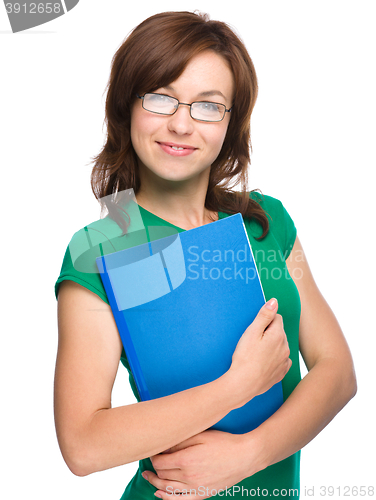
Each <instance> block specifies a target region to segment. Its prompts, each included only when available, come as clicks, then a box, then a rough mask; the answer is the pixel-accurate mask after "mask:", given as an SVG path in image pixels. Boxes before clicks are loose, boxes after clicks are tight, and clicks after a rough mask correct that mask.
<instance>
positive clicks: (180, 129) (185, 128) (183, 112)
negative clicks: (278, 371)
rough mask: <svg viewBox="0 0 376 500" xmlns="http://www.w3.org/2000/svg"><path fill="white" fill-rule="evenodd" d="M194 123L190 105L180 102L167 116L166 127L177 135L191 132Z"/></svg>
mask: <svg viewBox="0 0 376 500" xmlns="http://www.w3.org/2000/svg"><path fill="white" fill-rule="evenodd" d="M193 128H194V123H193V118H192V117H191V114H190V107H189V106H186V105H185V104H180V105H179V107H178V110H177V111H176V112H175V113H174V114H173V115H171V116H170V117H169V122H168V129H169V130H170V132H175V133H176V134H178V135H185V134H191V133H192V132H193Z"/></svg>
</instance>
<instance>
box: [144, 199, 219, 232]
mask: <svg viewBox="0 0 376 500" xmlns="http://www.w3.org/2000/svg"><path fill="white" fill-rule="evenodd" d="M138 206H139V208H140V209H141V211H143V212H146V213H147V214H148V215H149V216H152V217H153V218H155V219H158V220H159V221H161V222H164V223H165V224H168V225H169V226H171V227H174V228H176V229H179V231H189V229H183V228H182V227H179V226H175V224H172V222H168V221H167V220H165V219H162V217H159V216H158V215H155V214H153V212H150V211H149V210H146V208H144V207H142V206H141V205H138ZM226 215H228V214H225V213H224V212H218V220H220V219H223V218H224V217H226ZM212 222H216V221H212ZM209 224H211V222H209ZM205 225H206V224H205ZM197 227H201V226H197ZM192 229H193V228H192Z"/></svg>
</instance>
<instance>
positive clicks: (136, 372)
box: [100, 256, 151, 401]
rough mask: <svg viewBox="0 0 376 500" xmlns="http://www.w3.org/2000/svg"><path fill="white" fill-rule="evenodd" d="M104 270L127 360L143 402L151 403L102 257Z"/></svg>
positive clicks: (104, 284)
mask: <svg viewBox="0 0 376 500" xmlns="http://www.w3.org/2000/svg"><path fill="white" fill-rule="evenodd" d="M100 260H101V264H102V269H100V274H101V278H102V282H103V286H104V288H105V290H106V293H107V297H108V300H109V302H110V304H112V305H113V307H112V312H113V315H114V318H115V322H116V325H117V328H118V331H119V335H120V338H121V341H122V343H123V346H124V351H125V354H126V355H127V360H128V363H129V366H130V369H131V371H132V374H133V377H134V379H135V382H136V386H137V391H138V394H139V396H140V399H141V400H142V401H149V400H150V399H151V397H150V394H149V390H148V388H147V385H146V382H145V378H144V375H143V373H142V370H141V366H140V363H139V361H138V357H137V354H136V350H135V348H134V345H133V342H132V337H131V334H130V332H129V329H128V325H127V322H126V321H125V318H124V315H123V314H122V312H121V311H119V309H118V308H117V307H116V299H115V295H114V292H113V290H112V285H111V281H110V278H109V276H108V272H107V268H106V262H105V258H104V257H103V256H102V257H101V258H100Z"/></svg>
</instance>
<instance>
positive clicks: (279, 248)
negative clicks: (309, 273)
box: [55, 192, 301, 500]
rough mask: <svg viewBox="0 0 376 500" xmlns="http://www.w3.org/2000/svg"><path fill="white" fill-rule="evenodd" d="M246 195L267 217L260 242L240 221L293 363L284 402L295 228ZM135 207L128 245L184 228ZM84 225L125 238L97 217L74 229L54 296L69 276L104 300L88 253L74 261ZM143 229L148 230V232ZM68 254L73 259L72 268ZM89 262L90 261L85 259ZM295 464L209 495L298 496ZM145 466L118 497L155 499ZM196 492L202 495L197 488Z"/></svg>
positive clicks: (295, 341) (277, 208)
mask: <svg viewBox="0 0 376 500" xmlns="http://www.w3.org/2000/svg"><path fill="white" fill-rule="evenodd" d="M251 197H252V198H253V199H254V200H256V201H257V202H258V203H259V204H260V205H261V207H262V208H263V209H264V210H265V212H266V213H267V215H268V218H269V224H270V225H269V232H268V234H267V236H266V237H265V238H263V239H262V240H257V239H256V238H257V237H259V236H261V234H262V229H261V226H260V224H259V223H258V222H257V221H255V220H254V219H251V220H249V219H245V220H244V224H245V228H246V231H247V234H248V238H249V241H250V244H251V247H252V251H253V255H254V259H255V262H256V265H257V269H258V272H259V275H260V279H261V283H262V286H263V289H264V294H265V298H266V300H269V299H270V298H272V297H275V298H277V300H278V305H279V307H278V313H279V314H281V316H282V317H283V324H284V329H285V332H286V336H287V339H288V343H289V347H290V358H291V360H292V366H291V368H290V370H289V371H288V373H287V374H286V376H285V377H284V379H283V380H282V388H283V396H284V400H286V399H287V398H288V397H289V395H290V394H291V393H292V391H293V390H294V388H295V387H296V386H297V384H298V383H299V382H300V380H301V375H300V367H299V320H300V298H299V293H298V290H297V288H296V286H295V283H294V281H293V280H292V278H291V277H290V275H289V273H288V270H287V267H286V262H285V259H287V257H288V256H289V254H290V252H291V249H292V247H293V245H294V242H295V238H296V228H295V225H294V222H293V221H292V219H291V217H290V216H289V214H288V213H287V211H286V209H285V208H284V206H283V205H282V203H281V202H280V201H279V200H277V199H275V198H272V197H271V196H266V195H260V194H259V193H256V192H252V193H251ZM139 209H140V211H139V215H141V218H142V221H141V224H143V225H144V226H145V228H146V232H143V231H134V232H133V233H132V235H133V236H132V237H133V240H131V241H132V243H131V245H134V244H138V243H143V242H144V238H147V239H156V238H157V237H158V236H157V237H156V238H153V237H152V236H151V233H152V231H154V233H153V234H157V233H158V231H155V230H156V229H158V227H163V231H169V230H171V231H175V232H182V231H184V229H181V228H178V227H176V226H174V225H173V224H170V223H169V222H167V221H165V220H163V219H161V218H160V217H157V216H156V215H154V214H152V213H151V212H148V211H147V210H145V209H143V208H142V207H139ZM218 216H219V218H220V219H222V218H225V217H227V216H228V214H226V213H223V212H220V213H219V214H218ZM88 228H89V229H92V231H90V235H93V234H95V235H98V237H99V238H101V234H107V235H108V234H111V235H112V236H115V238H113V239H112V240H111V241H118V242H122V241H125V240H124V238H125V237H119V236H120V235H121V230H120V228H119V227H118V226H117V224H116V223H115V222H114V221H113V220H111V219H109V218H108V217H106V218H104V219H101V220H99V221H96V222H95V223H92V224H90V225H89V226H86V227H85V228H83V229H81V230H80V231H78V232H77V233H75V234H74V236H73V238H72V240H71V242H70V244H69V245H68V248H67V251H66V253H65V257H64V260H63V265H62V268H61V272H60V276H59V278H58V280H57V281H56V284H55V294H56V297H57V295H58V290H59V284H60V283H61V282H62V281H63V280H71V281H75V282H76V283H78V284H80V285H82V286H84V287H85V288H88V289H89V290H91V291H92V292H94V293H96V294H97V295H98V296H99V297H100V298H101V299H102V300H103V301H105V302H106V303H107V304H108V299H107V296H106V292H105V290H104V288H103V285H102V281H101V278H100V275H99V273H98V272H96V268H95V267H94V266H95V262H94V258H93V257H91V259H90V253H87V254H85V255H86V258H85V262H83V261H82V259H81V261H80V259H75V248H76V247H77V245H78V246H79V245H81V248H82V235H84V237H85V238H87V237H88V234H89V231H88ZM148 228H150V231H149V230H148ZM159 237H160V236H159ZM122 238H123V239H122ZM102 240H103V238H102ZM91 241H92V238H91ZM129 241H130V240H128V243H127V244H126V245H127V246H129ZM77 242H78V243H77ZM111 244H112V243H111ZM121 248H122V243H119V246H116V243H115V246H114V248H113V249H112V251H115V250H120V249H121ZM71 255H73V257H74V262H75V265H74V266H73V263H72V257H71ZM89 260H91V261H93V262H89V263H88V261H89ZM87 264H88V266H87ZM224 306H225V304H224ZM121 362H122V364H123V365H124V366H125V367H126V369H127V370H128V372H129V381H130V384H131V387H132V390H133V392H134V394H135V396H136V398H137V400H138V401H139V396H138V392H137V388H136V384H135V381H134V378H133V375H132V373H131V371H130V368H129V364H128V361H127V358H126V355H125V352H124V349H123V352H122V355H121ZM299 467H300V451H299V452H297V453H295V454H294V455H292V456H290V457H288V458H286V459H285V460H282V461H281V462H278V463H276V464H274V465H271V466H270V467H267V468H266V469H264V470H262V471H260V472H258V473H257V474H254V475H253V476H251V477H248V478H246V479H244V480H243V481H241V482H240V483H238V484H237V485H236V486H233V487H232V488H229V489H228V491H227V492H226V491H223V492H218V494H217V495H215V496H213V497H212V498H222V497H229V496H231V497H232V498H244V497H247V496H248V497H251V496H259V497H260V496H273V497H274V498H275V497H276V498H278V497H284V498H299V493H298V491H299V483H300V481H299ZM144 470H152V471H154V469H153V466H152V464H151V461H150V459H149V458H147V459H144V460H140V462H139V469H138V471H137V473H136V474H135V476H134V477H133V479H132V480H131V481H130V483H129V484H128V486H127V487H126V490H125V491H124V494H123V496H122V497H121V500H128V499H129V500H145V499H155V498H156V497H155V496H154V493H155V491H156V488H155V487H154V486H152V485H151V484H150V483H149V482H148V481H146V480H145V479H144V478H143V477H142V476H141V472H143V471H144ZM199 493H200V492H198V494H199ZM201 495H202V496H203V493H202V492H201Z"/></svg>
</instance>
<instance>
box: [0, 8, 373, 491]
mask: <svg viewBox="0 0 376 500" xmlns="http://www.w3.org/2000/svg"><path fill="white" fill-rule="evenodd" d="M154 5H155V6H154ZM194 9H198V10H201V11H204V12H208V13H209V14H210V16H211V18H212V19H219V20H221V21H225V22H227V23H229V24H230V25H231V26H232V27H234V28H235V29H236V31H237V32H238V33H239V34H240V36H241V37H242V38H243V40H244V41H245V44H246V46H247V48H248V50H249V52H250V54H251V57H252V59H253V61H254V64H255V67H256V71H257V74H258V79H259V86H260V91H259V97H258V101H257V104H256V108H255V111H254V114H253V118H252V143H253V155H252V165H251V167H250V188H260V189H261V190H262V191H263V193H265V194H268V195H271V196H274V197H276V198H279V199H281V200H282V202H283V203H284V205H285V207H286V208H287V210H288V211H289V212H290V214H291V216H292V217H293V219H294V221H295V224H296V226H297V228H298V234H299V236H300V239H301V241H302V243H303V246H304V248H305V251H306V254H307V257H308V261H309V263H310V265H311V268H312V270H313V273H314V276H315V278H316V281H317V283H318V285H319V287H320V289H321V291H322V293H323V294H324V296H325V298H326V299H327V301H328V302H329V304H330V305H331V307H332V309H333V310H334V312H335V314H336V316H337V318H338V319H339V321H340V324H341V326H342V328H343V331H344V333H345V335H346V337H347V340H348V342H349V344H350V347H351V349H352V352H353V356H354V360H355V365H356V369H357V376H358V387H359V388H358V394H357V396H356V398H355V399H353V400H352V401H351V402H350V403H349V404H348V406H347V407H345V409H344V410H343V411H342V412H341V413H340V414H339V415H338V416H337V417H336V418H335V420H334V421H333V422H332V423H331V424H330V425H329V426H328V427H327V428H326V429H325V430H324V431H323V432H322V433H321V434H320V435H319V436H318V437H317V438H316V439H315V440H314V441H313V442H311V443H310V444H309V445H308V446H307V447H306V448H305V449H304V450H303V452H302V473H301V486H302V497H304V496H307V495H305V489H308V488H312V487H313V486H314V487H315V497H317V498H319V497H320V490H319V487H320V486H322V485H326V486H329V485H332V486H335V487H338V486H341V487H342V488H343V487H344V486H346V485H349V486H362V485H363V486H369V485H374V486H375V479H374V478H375V472H374V457H373V452H372V450H373V449H374V446H375V431H374V427H375V426H374V422H373V418H372V408H374V396H375V385H374V380H375V377H374V366H375V361H374V356H375V333H376V332H375V320H374V311H375V300H376V297H375V293H374V284H375V279H376V276H375V268H374V266H375V258H374V251H375V236H374V229H375V204H374V197H375V194H374V190H375V173H374V172H375V167H376V161H375V132H376V127H375V123H376V105H375V104H376V99H375V89H376V75H375V46H376V36H375V29H374V26H375V13H376V12H375V3H374V2H373V1H364V0H359V1H357V2H348V1H331V0H326V1H322V0H320V1H315V2H308V1H301V0H300V1H291V0H285V1H283V2H281V1H279V0H269V1H262V0H258V1H254V0H247V1H246V2H245V1H232V2H218V1H205V0H200V1H198V0H191V1H178V0H174V1H165V0H160V1H159V2H153V3H144V2H137V3H136V2H126V1H122V0H106V1H99V0H90V1H89V0H81V1H80V3H79V4H78V5H77V6H76V7H75V8H74V9H73V10H72V11H70V12H69V13H68V14H67V15H64V16H63V17H61V18H59V19H56V20H54V21H52V22H50V23H48V24H45V25H42V26H39V27H36V28H33V29H32V30H29V31H28V32H23V33H18V34H12V33H11V31H10V25H9V22H8V19H7V17H6V13H5V9H4V8H3V7H2V6H1V5H0V54H1V78H0V99H1V115H0V116H1V120H0V128H1V131H0V132H1V133H0V137H1V139H0V141H1V156H0V158H1V160H0V161H1V181H2V183H1V185H2V189H1V194H2V197H3V204H2V229H1V234H2V245H1V259H2V284H3V286H2V289H3V294H2V301H1V303H2V306H3V307H2V313H1V320H2V321H1V323H2V328H1V330H2V334H1V359H2V361H1V365H0V366H1V384H2V386H1V387H2V388H1V395H2V397H1V403H2V407H1V427H0V429H1V449H2V453H1V456H2V458H1V460H2V462H3V463H2V465H1V475H2V477H3V478H2V481H1V485H0V496H1V498H4V499H7V500H8V499H9V500H10V499H20V498H26V496H27V495H30V497H31V498H36V499H41V500H47V499H52V498H53V499H54V500H60V499H66V498H69V499H71V500H82V499H89V498H90V499H93V500H94V499H98V500H99V499H100V500H103V499H106V500H111V499H114V500H116V499H118V498H120V496H121V494H122V492H123V490H124V488H125V486H126V484H127V482H128V481H129V480H130V478H131V477H132V475H133V473H134V471H135V469H136V464H131V465H127V466H123V467H118V468H115V469H112V470H109V471H105V472H101V473H97V474H94V475H91V476H88V477H84V478H80V477H76V476H74V475H73V474H72V473H71V472H70V471H69V470H68V468H67V467H66V465H65V463H64V461H63V459H62V457H61V454H60V451H59V448H58V444H57V440H56V436H55V429H54V421H53V376H54V363H55V356H56V348H57V326H56V301H55V297H54V290H53V286H54V282H55V280H56V278H57V276H58V275H59V271H60V266H61V263H62V259H63V255H64V252H65V248H66V246H67V244H68V242H69V240H70V238H71V236H72V234H73V232H74V231H76V230H78V229H79V228H81V227H83V226H84V225H86V224H88V223H90V222H92V221H93V220H95V219H97V218H99V209H98V206H97V202H96V201H95V198H94V196H93V195H92V194H91V190H90V184H89V176H90V164H89V163H90V161H91V158H92V157H93V156H94V155H95V154H97V153H98V152H99V150H100V148H101V146H102V144H103V140H104V135H103V131H104V128H103V118H104V95H105V94H104V90H105V86H106V83H107V79H108V76H109V70H110V62H111V58H112V56H113V54H114V53H115V51H116V49H117V48H118V46H119V45H120V43H121V42H122V40H123V39H124V38H125V36H126V35H127V34H128V33H129V31H130V30H131V29H132V28H134V27H135V26H136V25H137V24H139V22H141V21H142V20H143V19H145V18H146V17H148V16H150V15H152V14H155V13H157V12H162V11H166V10H194ZM134 401H135V400H134V398H133V396H132V395H131V392H130V389H129V388H128V382H127V376H126V371H125V369H120V370H119V374H118V379H117V382H116V385H115V390H114V398H113V403H114V405H115V406H119V405H123V404H128V403H130V402H134ZM370 452H371V453H370ZM311 492H312V490H311ZM336 497H338V490H337V491H336Z"/></svg>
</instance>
